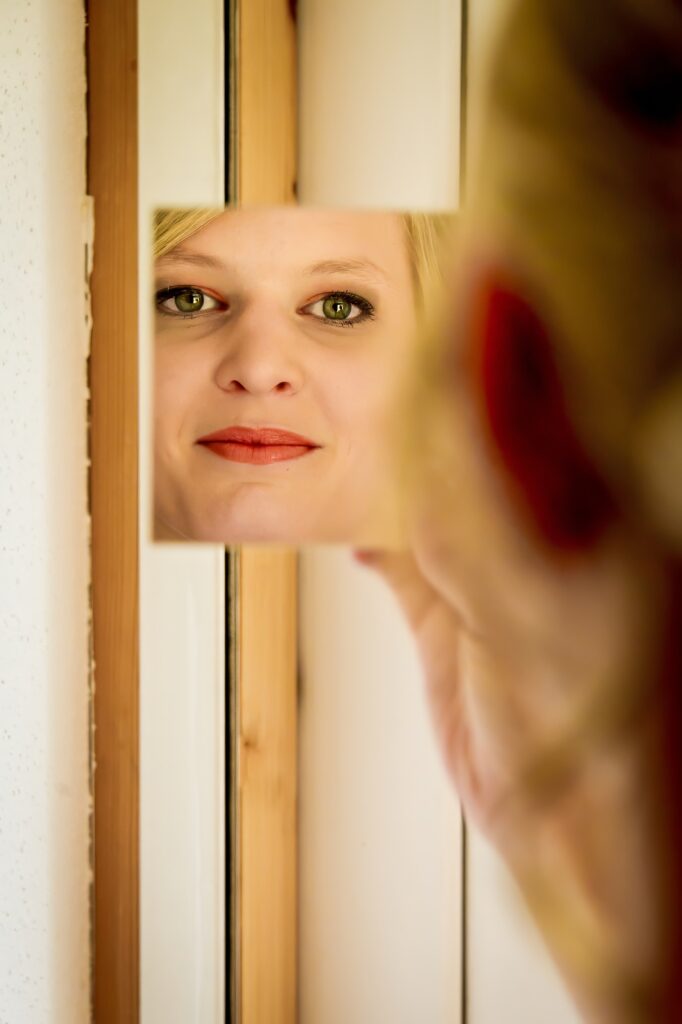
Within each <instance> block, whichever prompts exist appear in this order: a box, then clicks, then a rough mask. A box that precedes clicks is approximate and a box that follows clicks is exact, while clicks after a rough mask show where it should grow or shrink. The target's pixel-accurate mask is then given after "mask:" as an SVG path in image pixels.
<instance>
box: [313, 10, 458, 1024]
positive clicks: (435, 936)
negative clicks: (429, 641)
mask: <svg viewBox="0 0 682 1024" xmlns="http://www.w3.org/2000/svg"><path fill="white" fill-rule="evenodd" d="M299 33H300V34H299V44H300V52H299V61H300V63H299V72H300V88H299V103H300V171H299V197H300V200H301V201H302V202H304V203H309V204H318V205H335V204H336V205H344V206H365V207H367V206H370V207H379V208H389V209H390V208H406V209H454V208H456V206H457V201H458V181H459V168H458V163H459V125H460V117H459V84H460V82H459V79H460V5H459V0H423V2H421V3H419V4H416V3H414V4H408V3H400V4H398V3H395V2H393V0H372V2H370V3H368V2H361V0H350V2H349V3H347V4H345V5H344V6H343V15H342V17H340V15H339V6H338V4H334V3H332V2H331V0H302V2H301V3H300V5H299ZM301 567H302V578H301V700H300V724H299V729H300V733H299V735H300V772H299V794H300V828H299V849H300V878H299V892H300V896H299V900H300V902H299V915H300V974H299V999H300V1021H301V1024H346V1022H347V1021H353V1022H354V1024H376V1022H377V1021H391V1024H415V1022H417V1021H419V1022H421V1021H424V1022H428V1024H455V1022H457V1021H459V1020H460V1000H461V980H462V979H461V953H462V950H461V942H460V939H461V902H460V898H461V881H462V876H461V834H460V821H461V819H460V814H459V807H458V804H457V801H456V798H455V796H454V794H453V792H452V790H451V789H450V787H449V786H448V785H447V782H446V779H445V776H444V773H443V771H442V768H441V765H440V763H439V761H438V757H437V754H436V750H435V745H434V743H433V740H432V737H431V731H430V725H429V722H428V720H427V715H426V708H425V704H424V701H423V697H422V692H421V672H420V670H419V666H418V664H417V658H416V654H415V651H414V648H413V646H412V640H411V637H410V635H409V633H408V630H407V628H406V626H405V625H404V623H403V621H402V618H401V616H400V614H399V612H398V609H397V607H396V606H395V605H394V602H393V599H392V597H391V595H390V594H389V593H388V591H387V589H386V588H385V587H384V586H383V585H382V584H381V582H380V581H379V580H377V579H375V578H373V577H372V575H371V574H370V573H369V572H368V571H367V570H364V569H360V568H359V567H357V566H356V565H354V564H353V562H352V561H351V557H350V555H349V553H348V551H345V550H343V549H341V548H337V549H332V548H330V549H320V548H317V549H315V548H311V549H308V550H305V551H304V552H303V553H302V556H301Z"/></svg>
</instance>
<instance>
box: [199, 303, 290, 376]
mask: <svg viewBox="0 0 682 1024" xmlns="http://www.w3.org/2000/svg"><path fill="white" fill-rule="evenodd" d="M228 330H229V335H228V337H227V338H225V339H224V340H222V339H221V353H220V359H219V362H218V364H217V366H216V370H215V382H216V384H217V385H218V387H219V388H220V389H221V391H225V392H228V393H231V394H236V393H239V392H246V393H248V394H251V395H259V396H263V395H269V394H281V395H293V394H296V393H297V392H298V391H300V389H301V387H302V385H303V381H304V371H303V365H302V362H301V357H302V351H301V340H302V339H301V338H300V336H298V334H297V331H296V325H295V322H292V321H291V320H290V319H289V317H288V316H287V314H286V313H282V312H276V311H274V310H269V311H268V310H263V309H262V310H259V309H255V308H253V309H248V310H244V311H243V312H241V313H240V314H239V315H238V317H237V318H236V320H235V322H234V323H232V324H231V325H230V327H229V328H228Z"/></svg>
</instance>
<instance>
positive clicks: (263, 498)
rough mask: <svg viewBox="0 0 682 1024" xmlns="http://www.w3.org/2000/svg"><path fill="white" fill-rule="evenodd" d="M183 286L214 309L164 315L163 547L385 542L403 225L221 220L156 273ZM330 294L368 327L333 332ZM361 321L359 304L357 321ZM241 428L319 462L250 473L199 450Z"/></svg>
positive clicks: (408, 301) (408, 308) (299, 218)
mask: <svg viewBox="0 0 682 1024" xmlns="http://www.w3.org/2000/svg"><path fill="white" fill-rule="evenodd" d="M332 264H335V265H338V266H334V265H332ZM342 264H344V265H350V264H353V266H342ZM181 285H191V286H193V287H194V288H198V289H202V290H203V291H204V293H205V294H206V295H208V296H209V298H208V299H207V300H206V304H205V306H204V308H203V309H202V310H201V311H199V312H198V313H196V314H194V315H192V316H191V317H189V318H182V317H179V316H177V315H174V314H176V313H177V306H176V304H175V303H174V300H173V299H172V298H170V299H165V300H163V307H162V309H160V310H159V311H158V312H157V316H156V365H155V421H154V422H155V427H154V438H155V440H154V445H155V454H154V465H155V481H154V494H155V523H156V536H157V538H159V539H182V538H191V539H195V540H205V541H219V542H223V543H224V542H238V541H252V540H259V541H260V540H280V541H281V540H283V541H288V542H297V541H310V540H318V541H336V540H349V539H353V540H355V541H360V542H363V538H364V539H365V540H369V541H370V542H376V541H377V540H378V539H380V538H381V539H382V540H383V539H385V538H386V536H390V534H391V531H392V529H393V528H394V526H395V524H394V523H392V522H391V521H390V515H389V513H388V507H389V505H390V504H391V499H392V497H393V494H392V489H391V480H392V479H393V477H392V460H393V457H394V452H393V447H392V445H391V437H392V436H393V430H392V425H393V423H394V421H395V418H396V416H397V415H398V413H399V409H400V398H401V394H402V388H403V387H404V384H405V381H406V378H407V374H408V371H409V364H410V356H411V339H412V336H413V332H414V328H415V312H414V294H413V284H412V272H411V267H410V263H409V259H408V255H407V249H406V244H405V237H404V229H403V225H402V223H401V220H400V218H399V217H398V216H397V215H393V214H388V213H387V214H362V213H346V212H328V211H319V210H301V209H263V210H241V211H230V212H226V213H225V214H222V215H220V216H218V217H217V218H216V219H215V220H213V221H211V222H210V223H209V224H208V225H206V226H205V227H203V228H202V229H201V230H199V231H198V232H196V233H195V234H194V235H192V236H191V237H190V238H188V239H187V240H185V241H184V242H183V243H182V244H181V245H180V246H178V247H177V248H176V249H175V250H173V251H172V252H171V253H169V254H167V255H165V256H164V257H162V258H160V259H159V260H158V261H157V265H156V289H157V292H158V290H159V289H166V288H169V287H174V286H181ZM334 292H351V293H354V294H356V295H359V296H362V297H363V298H364V299H366V300H368V301H369V303H371V305H372V307H373V309H374V316H373V318H367V319H364V320H363V319H361V318H359V319H357V322H354V325H353V326H342V325H341V324H340V323H338V322H335V321H332V320H329V319H325V318H324V315H323V308H322V300H323V298H324V296H325V295H329V294H330V293H334ZM360 314H361V309H360V308H359V307H358V306H356V305H354V306H353V311H352V314H351V318H352V319H353V321H355V318H356V317H359V316H360ZM234 425H240V426H250V427H266V426H267V427H278V428H282V429H286V430H289V431H292V432H294V433H296V434H300V435H303V436H304V437H306V438H309V439H311V440H312V441H314V442H315V443H316V444H317V445H318V446H319V447H318V448H317V449H316V450H315V451H314V452H312V453H310V454H307V455H305V456H304V457H303V458H300V459H295V460H288V461H284V462H278V463H274V464H272V465H265V466H253V465H249V464H238V463H235V462H230V461H226V460H224V459H221V458H219V457H217V456H216V455H214V454H213V453H212V452H210V451H208V450H207V449H206V448H205V447H202V446H199V445H197V443H196V441H197V439H198V438H200V437H203V436H206V435H207V434H210V433H213V432H214V431H216V430H220V429H223V428H225V427H229V426H234ZM372 538H373V541H372Z"/></svg>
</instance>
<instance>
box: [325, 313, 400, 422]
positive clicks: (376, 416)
mask: <svg viewBox="0 0 682 1024" xmlns="http://www.w3.org/2000/svg"><path fill="white" fill-rule="evenodd" d="M411 353H412V347H411V334H410V339H409V341H408V338H407V337H406V332H405V328H404V327H402V328H400V329H398V328H395V330H390V329H387V330H386V331H384V332H382V334H381V335H380V336H375V337H372V338H369V337H368V338H367V340H366V344H364V345H363V344H362V339H360V343H359V344H358V343H354V345H353V349H352V350H350V349H349V350H348V351H345V352H336V353H334V354H333V356H332V355H331V354H330V358H329V359H328V360H325V365H324V368H322V366H320V367H318V368H317V370H316V373H315V377H316V390H317V393H318V396H319V402H320V404H321V405H322V406H323V408H324V411H325V414H326V416H327V417H328V419H329V420H330V422H331V423H332V424H333V425H334V426H335V427H336V428H337V429H338V430H339V431H340V432H342V433H343V434H344V435H346V436H348V437H349V438H355V437H362V438H363V440H364V441H367V440H368V439H371V438H372V435H374V436H376V437H377V440H382V441H383V440H384V439H385V433H386V430H387V429H388V425H389V423H390V422H391V420H392V419H393V417H394V416H395V414H396V411H397V409H398V408H399V406H400V404H401V402H402V400H403V396H404V387H405V382H406V379H407V371H408V366H409V364H410V358H411Z"/></svg>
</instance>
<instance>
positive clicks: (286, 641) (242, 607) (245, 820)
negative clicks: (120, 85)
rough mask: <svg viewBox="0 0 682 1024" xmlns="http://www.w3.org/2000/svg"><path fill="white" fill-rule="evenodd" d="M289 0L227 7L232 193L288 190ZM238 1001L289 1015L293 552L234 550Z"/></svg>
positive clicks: (260, 1017) (292, 116)
mask: <svg viewBox="0 0 682 1024" xmlns="http://www.w3.org/2000/svg"><path fill="white" fill-rule="evenodd" d="M293 7H294V5H293V4H290V3H289V2H287V0H243V2H239V3H237V8H236V16H237V23H238V46H237V61H236V74H235V76H234V79H233V81H234V86H235V91H236V111H237V124H236V162H237V175H236V179H237V180H236V186H237V197H236V198H237V200H238V202H239V204H240V205H248V204H254V203H273V204H274V203H290V202H292V201H294V196H295V189H296V183H295V178H296V147H297V137H296V30H295V25H294V20H293V17H292V10H293ZM238 559H239V567H238V573H237V576H238V580H239V584H238V599H239V607H238V623H237V638H238V664H239V679H238V687H237V702H238V709H237V732H238V758H237V762H238V764H237V774H238V806H237V813H236V831H237V837H238V838H237V930H238V933H239V935H238V941H239V950H238V970H237V1001H238V1005H239V1020H240V1024H295V1021H296V1014H297V927H296V918H297V884H296V874H297V844H296V838H297V837H296V832H297V813H296V799H297V797H296V792H297V781H296V776H297V739H296V721H297V700H296V678H297V676H296V673H297V647H296V635H297V622H296V610H297V577H296V556H295V553H294V552H292V551H285V550H278V549H274V548H254V547H244V548H242V549H241V550H240V552H239V554H238Z"/></svg>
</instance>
